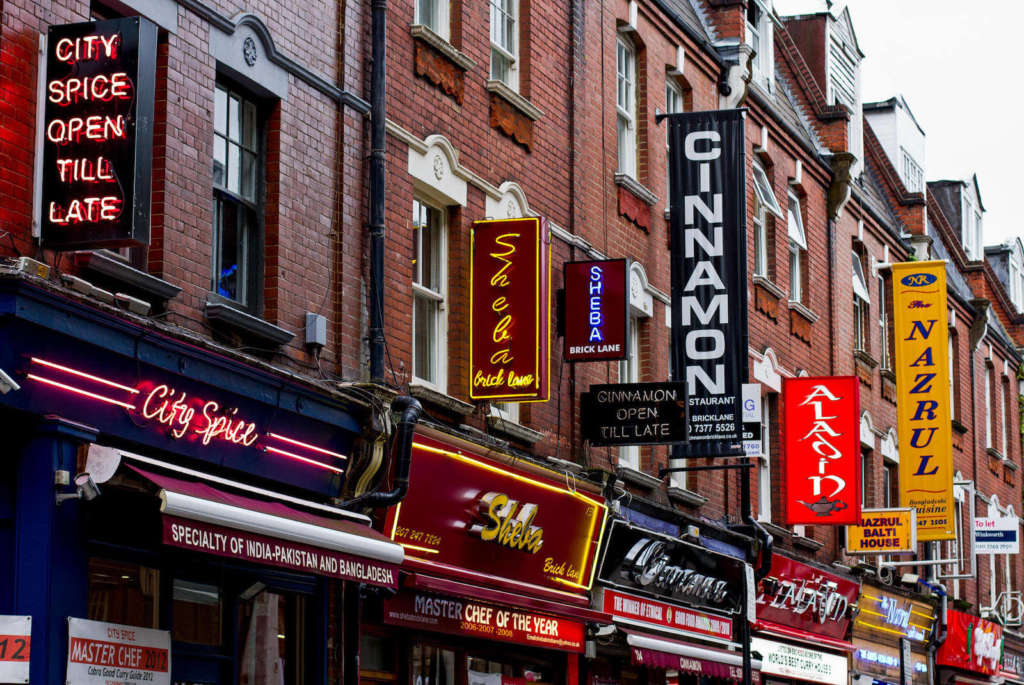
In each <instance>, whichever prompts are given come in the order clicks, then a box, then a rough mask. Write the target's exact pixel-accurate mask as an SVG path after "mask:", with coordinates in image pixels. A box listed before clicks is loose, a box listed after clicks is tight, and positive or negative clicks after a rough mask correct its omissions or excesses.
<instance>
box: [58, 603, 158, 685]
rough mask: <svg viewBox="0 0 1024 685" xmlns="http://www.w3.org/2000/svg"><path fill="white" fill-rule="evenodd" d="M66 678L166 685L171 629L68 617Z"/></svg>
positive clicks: (79, 683)
mask: <svg viewBox="0 0 1024 685" xmlns="http://www.w3.org/2000/svg"><path fill="white" fill-rule="evenodd" d="M67 682H68V683H71V684H72V685H89V684H91V683H95V684H96V685H107V683H109V682H123V683H136V682H138V683H153V685H170V683H171V633H170V631H167V630H153V629H152V628H137V627H135V626H124V625H118V624H116V623H104V622H102V621H89V620H86V619H84V618H69V619H68V677H67Z"/></svg>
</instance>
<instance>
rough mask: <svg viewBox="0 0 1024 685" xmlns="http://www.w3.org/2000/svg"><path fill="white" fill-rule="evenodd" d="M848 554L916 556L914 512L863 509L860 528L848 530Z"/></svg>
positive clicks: (906, 510)
mask: <svg viewBox="0 0 1024 685" xmlns="http://www.w3.org/2000/svg"><path fill="white" fill-rule="evenodd" d="M846 552H847V553H848V554H883V553H884V554H913V553H915V552H917V516H915V515H914V510H913V509H862V510H861V513H860V521H859V522H858V523H857V525H853V526H847V527H846Z"/></svg>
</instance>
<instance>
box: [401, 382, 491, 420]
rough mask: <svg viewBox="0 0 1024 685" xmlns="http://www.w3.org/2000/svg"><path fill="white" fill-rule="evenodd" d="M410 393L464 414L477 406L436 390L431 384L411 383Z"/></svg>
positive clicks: (436, 405) (471, 411)
mask: <svg viewBox="0 0 1024 685" xmlns="http://www.w3.org/2000/svg"><path fill="white" fill-rule="evenodd" d="M409 394H410V395H412V396H413V397H415V398H416V399H418V400H422V401H424V402H426V403H428V404H432V405H434V406H435V407H441V408H442V409H447V410H448V411H450V412H452V413H455V414H460V415H462V416H469V415H470V414H472V413H473V412H474V411H475V410H476V407H475V406H474V405H472V404H470V403H469V402H463V401H462V400H460V399H458V398H456V397H452V396H451V395H446V394H445V393H443V392H441V391H440V390H435V389H434V388H432V387H430V386H429V385H423V384H422V383H410V384H409Z"/></svg>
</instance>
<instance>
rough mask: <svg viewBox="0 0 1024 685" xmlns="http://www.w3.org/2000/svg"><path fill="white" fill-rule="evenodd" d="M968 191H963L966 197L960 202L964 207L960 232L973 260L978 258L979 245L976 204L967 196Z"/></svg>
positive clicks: (966, 250)
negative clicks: (976, 229) (976, 243)
mask: <svg viewBox="0 0 1024 685" xmlns="http://www.w3.org/2000/svg"><path fill="white" fill-rule="evenodd" d="M966 193H967V191H966V190H964V191H962V194H963V195H964V198H963V200H962V201H961V203H960V204H961V205H962V208H963V211H962V216H961V221H960V232H961V234H962V239H963V244H964V252H966V253H967V259H969V260H972V261H973V260H974V259H976V257H975V254H976V251H977V247H976V246H975V244H974V237H975V228H974V216H975V214H974V204H973V203H972V202H971V200H970V199H969V198H968V197H966Z"/></svg>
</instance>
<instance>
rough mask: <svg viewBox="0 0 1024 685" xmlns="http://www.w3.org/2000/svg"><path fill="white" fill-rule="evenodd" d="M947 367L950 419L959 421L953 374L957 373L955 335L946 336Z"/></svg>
mask: <svg viewBox="0 0 1024 685" xmlns="http://www.w3.org/2000/svg"><path fill="white" fill-rule="evenodd" d="M946 340H947V344H946V366H947V372H948V374H949V417H950V418H951V419H954V420H955V419H957V418H958V417H957V413H958V412H957V410H956V381H955V380H954V378H953V374H954V373H956V365H955V364H954V363H953V360H954V359H955V358H956V350H955V349H954V345H956V344H957V343H958V341H957V339H956V336H955V335H947V336H946Z"/></svg>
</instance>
